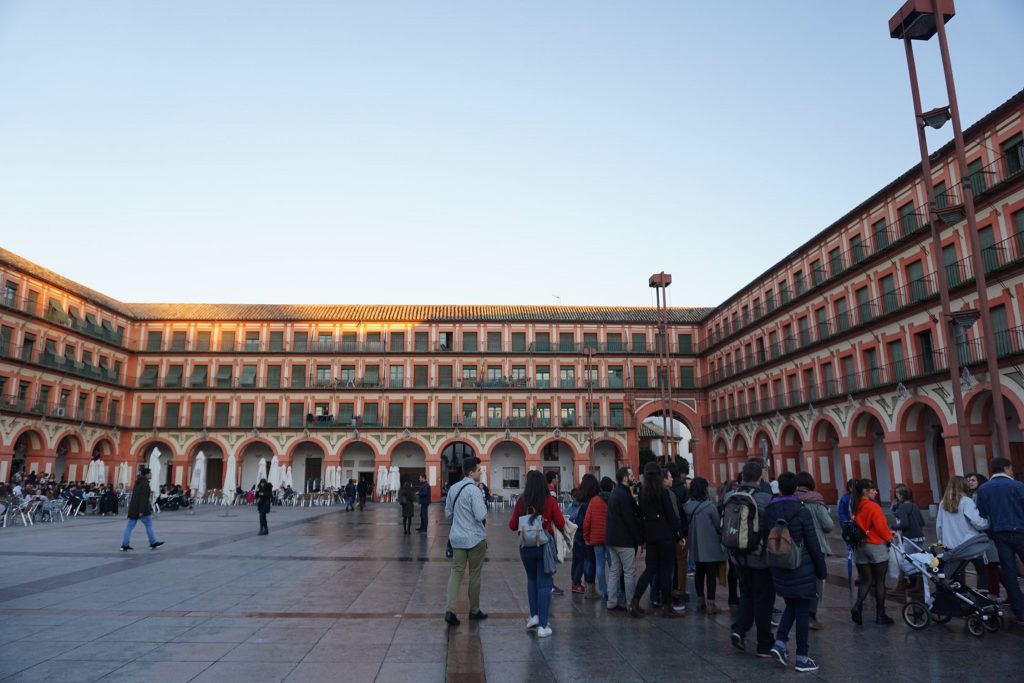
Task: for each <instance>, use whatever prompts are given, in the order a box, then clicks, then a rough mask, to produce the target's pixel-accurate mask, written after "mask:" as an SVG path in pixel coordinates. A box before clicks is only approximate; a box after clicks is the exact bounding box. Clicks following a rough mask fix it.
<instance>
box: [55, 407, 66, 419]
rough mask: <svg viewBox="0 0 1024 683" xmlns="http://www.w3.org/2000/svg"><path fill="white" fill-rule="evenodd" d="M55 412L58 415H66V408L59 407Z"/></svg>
mask: <svg viewBox="0 0 1024 683" xmlns="http://www.w3.org/2000/svg"><path fill="white" fill-rule="evenodd" d="M54 414H56V415H57V417H64V408H57V410H55V411H54Z"/></svg>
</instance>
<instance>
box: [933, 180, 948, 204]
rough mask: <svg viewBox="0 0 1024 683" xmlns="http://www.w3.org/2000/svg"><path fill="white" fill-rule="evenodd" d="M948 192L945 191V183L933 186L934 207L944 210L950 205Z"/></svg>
mask: <svg viewBox="0 0 1024 683" xmlns="http://www.w3.org/2000/svg"><path fill="white" fill-rule="evenodd" d="M950 203H951V202H950V197H949V191H948V190H947V189H946V181H945V180H942V181H939V182H938V183H936V184H935V206H936V207H937V208H939V209H944V208H946V207H947V206H949V205H950Z"/></svg>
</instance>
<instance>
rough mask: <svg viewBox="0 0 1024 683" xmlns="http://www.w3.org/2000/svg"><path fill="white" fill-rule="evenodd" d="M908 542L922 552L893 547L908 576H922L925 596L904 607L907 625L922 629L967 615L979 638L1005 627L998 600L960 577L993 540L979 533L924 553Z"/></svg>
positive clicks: (972, 631)
mask: <svg viewBox="0 0 1024 683" xmlns="http://www.w3.org/2000/svg"><path fill="white" fill-rule="evenodd" d="M909 543H910V545H912V546H913V547H915V548H917V549H918V550H919V551H920V552H913V553H908V552H906V551H904V550H903V548H902V547H900V546H899V545H895V544H894V545H893V548H894V549H895V550H896V552H897V554H899V556H900V557H901V561H900V565H901V566H902V567H903V569H904V571H906V573H907V575H908V576H914V575H918V574H919V575H920V576H921V577H922V579H921V580H922V581H923V582H924V597H923V599H922V600H910V601H908V602H907V604H906V605H904V606H903V621H905V622H906V623H907V626H909V627H910V628H912V629H915V630H921V629H924V628H927V627H928V624H929V623H931V622H932V621H933V620H934V621H936V622H937V623H940V624H945V623H947V622H949V621H950V620H951V619H952V618H953V617H966V619H967V630H968V631H969V632H970V634H971V635H973V636H976V637H978V638H980V637H981V636H983V635H985V631H990V632H995V631H998V630H999V629H1000V628H1002V627H1003V610H1002V607H1001V606H1000V605H999V603H998V602H997V601H995V600H992V599H990V598H988V597H987V596H985V595H982V594H981V593H979V592H978V591H976V590H974V589H973V588H971V587H970V586H968V585H967V583H966V582H965V581H961V580H960V579H959V578H958V575H959V574H960V572H961V571H962V570H963V568H964V567H965V566H966V564H967V563H968V562H969V561H971V560H973V559H974V558H976V557H981V556H982V555H984V554H985V551H986V549H988V547H989V543H990V542H989V540H988V538H986V537H985V536H976V537H974V538H972V539H971V540H969V541H966V542H965V543H963V544H961V545H960V546H959V547H957V548H954V549H952V550H945V551H943V552H941V554H939V553H936V552H935V551H934V550H933V551H932V552H925V551H924V550H922V549H921V548H919V547H918V546H917V545H916V544H914V543H913V542H912V541H909ZM933 548H934V546H933ZM933 587H934V588H933Z"/></svg>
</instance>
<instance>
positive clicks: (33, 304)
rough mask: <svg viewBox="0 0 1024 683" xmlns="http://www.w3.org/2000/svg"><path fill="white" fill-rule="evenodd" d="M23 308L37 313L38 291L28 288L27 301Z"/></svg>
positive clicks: (34, 313) (33, 313)
mask: <svg viewBox="0 0 1024 683" xmlns="http://www.w3.org/2000/svg"><path fill="white" fill-rule="evenodd" d="M25 310H26V311H28V312H29V313H31V314H32V315H39V292H37V291H36V290H34V289H30V290H28V301H27V302H26V305H25Z"/></svg>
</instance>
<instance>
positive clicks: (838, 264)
mask: <svg viewBox="0 0 1024 683" xmlns="http://www.w3.org/2000/svg"><path fill="white" fill-rule="evenodd" d="M841 272H843V253H842V252H841V251H839V247H836V248H835V249H833V250H832V251H830V252H828V274H829V275H830V276H831V277H835V276H836V275H838V274H839V273H841Z"/></svg>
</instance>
